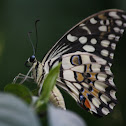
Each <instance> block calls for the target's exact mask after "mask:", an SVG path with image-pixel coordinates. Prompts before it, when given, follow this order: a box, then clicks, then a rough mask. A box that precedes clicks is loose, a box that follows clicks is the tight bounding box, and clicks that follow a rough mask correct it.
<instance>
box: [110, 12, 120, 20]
mask: <svg viewBox="0 0 126 126" xmlns="http://www.w3.org/2000/svg"><path fill="white" fill-rule="evenodd" d="M109 16H110V17H113V18H114V19H120V17H119V16H118V15H117V12H109Z"/></svg>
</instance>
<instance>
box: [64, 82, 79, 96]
mask: <svg viewBox="0 0 126 126" xmlns="http://www.w3.org/2000/svg"><path fill="white" fill-rule="evenodd" d="M65 82H66V85H67V86H68V87H69V88H70V89H71V90H72V91H73V92H74V94H76V95H77V96H78V95H79V91H78V90H77V88H76V87H74V85H73V84H72V83H70V82H69V81H65Z"/></svg>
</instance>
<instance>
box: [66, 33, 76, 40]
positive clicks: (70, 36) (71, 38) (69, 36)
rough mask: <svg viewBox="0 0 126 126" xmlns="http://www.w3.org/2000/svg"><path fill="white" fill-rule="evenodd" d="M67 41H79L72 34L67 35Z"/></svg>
mask: <svg viewBox="0 0 126 126" xmlns="http://www.w3.org/2000/svg"><path fill="white" fill-rule="evenodd" d="M67 40H68V41H70V42H74V41H76V40H77V37H76V36H72V35H71V34H68V35H67Z"/></svg>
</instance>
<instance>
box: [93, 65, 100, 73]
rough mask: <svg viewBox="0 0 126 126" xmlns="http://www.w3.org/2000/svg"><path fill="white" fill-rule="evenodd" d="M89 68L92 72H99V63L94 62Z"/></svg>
mask: <svg viewBox="0 0 126 126" xmlns="http://www.w3.org/2000/svg"><path fill="white" fill-rule="evenodd" d="M91 68H92V71H93V72H100V68H101V65H100V64H97V63H94V64H92V67H91Z"/></svg>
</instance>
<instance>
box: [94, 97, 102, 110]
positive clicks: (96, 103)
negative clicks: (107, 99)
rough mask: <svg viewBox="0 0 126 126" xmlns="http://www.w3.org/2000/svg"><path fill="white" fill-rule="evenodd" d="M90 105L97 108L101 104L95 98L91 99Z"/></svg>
mask: <svg viewBox="0 0 126 126" xmlns="http://www.w3.org/2000/svg"><path fill="white" fill-rule="evenodd" d="M92 103H93V104H94V105H95V106H96V107H97V108H99V105H100V104H101V102H100V101H99V100H98V99H97V98H95V97H94V98H92Z"/></svg>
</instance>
